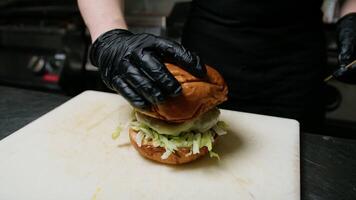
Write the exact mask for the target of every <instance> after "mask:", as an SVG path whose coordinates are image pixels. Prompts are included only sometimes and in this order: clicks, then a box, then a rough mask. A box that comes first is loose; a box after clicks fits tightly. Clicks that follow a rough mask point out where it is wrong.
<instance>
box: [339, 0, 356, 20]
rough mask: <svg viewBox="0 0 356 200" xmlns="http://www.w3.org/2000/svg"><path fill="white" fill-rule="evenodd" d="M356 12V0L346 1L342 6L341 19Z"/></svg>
mask: <svg viewBox="0 0 356 200" xmlns="http://www.w3.org/2000/svg"><path fill="white" fill-rule="evenodd" d="M353 12H356V0H346V1H345V3H343V5H342V6H341V12H340V17H343V16H345V15H347V14H349V13H353Z"/></svg>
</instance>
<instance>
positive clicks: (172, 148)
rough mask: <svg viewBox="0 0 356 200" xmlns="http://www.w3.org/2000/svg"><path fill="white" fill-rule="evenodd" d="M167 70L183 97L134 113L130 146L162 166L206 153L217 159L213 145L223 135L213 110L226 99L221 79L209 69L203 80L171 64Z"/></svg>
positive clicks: (184, 161)
mask: <svg viewBox="0 0 356 200" xmlns="http://www.w3.org/2000/svg"><path fill="white" fill-rule="evenodd" d="M166 67H167V68H168V70H169V71H170V72H171V73H172V74H173V75H174V77H175V78H176V79H177V80H178V82H179V83H180V84H181V86H182V94H181V95H180V96H177V97H171V98H169V99H167V100H166V101H165V102H164V103H161V104H158V105H152V106H151V107H150V108H149V109H147V110H135V111H134V117H133V120H132V122H131V123H130V129H129V136H130V141H131V144H132V145H133V146H134V147H135V149H136V150H137V151H138V152H139V153H140V154H141V155H142V156H144V157H146V158H148V159H150V160H153V161H157V162H160V163H165V164H183V163H188V162H191V161H194V160H196V159H198V158H200V157H202V156H204V155H206V154H209V155H210V157H217V158H219V156H218V154H217V153H215V152H214V151H213V145H214V143H215V142H216V140H217V137H218V136H221V135H224V134H226V125H225V123H224V122H222V121H219V115H220V111H219V109H218V108H217V107H216V106H217V105H219V104H221V103H222V102H224V101H226V100H227V93H228V89H227V85H226V84H225V81H224V79H223V78H222V76H221V75H220V74H219V73H218V72H217V71H216V70H215V69H213V68H212V67H210V66H206V68H207V76H206V77H205V78H204V79H199V78H197V77H195V76H193V75H191V74H189V73H188V72H186V71H184V70H183V69H181V68H180V67H177V66H175V65H173V64H166Z"/></svg>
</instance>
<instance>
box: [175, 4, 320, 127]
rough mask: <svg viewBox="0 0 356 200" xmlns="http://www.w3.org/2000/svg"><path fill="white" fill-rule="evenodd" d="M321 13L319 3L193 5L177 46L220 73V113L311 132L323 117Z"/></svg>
mask: <svg viewBox="0 0 356 200" xmlns="http://www.w3.org/2000/svg"><path fill="white" fill-rule="evenodd" d="M320 8H321V1H319V0H315V1H309V0H300V1H286V0H269V1H266V0H193V2H192V7H191V11H190V15H189V17H188V20H187V22H186V24H185V28H184V33H183V38H182V43H183V45H185V46H186V47H187V48H188V49H190V50H192V51H195V52H198V53H199V55H200V56H201V57H202V58H203V59H204V61H205V63H207V64H209V65H211V66H213V67H215V68H217V69H218V71H219V72H221V73H222V75H223V76H224V78H225V80H226V82H227V84H228V86H229V100H228V102H227V103H225V104H224V105H223V107H224V108H228V109H233V110H240V111H246V112H253V113H260V114H266V115H274V116H280V117H287V118H293V119H297V120H299V121H300V122H301V124H302V125H303V126H304V128H309V127H313V126H316V125H319V124H320V123H321V122H322V119H323V116H324V108H323V107H324V106H323V105H324V104H323V101H322V99H323V98H322V95H323V93H322V87H323V81H322V79H323V76H324V75H325V74H324V67H325V60H326V59H325V58H326V53H325V44H324V43H325V41H324V35H323V32H322V13H321V9H320Z"/></svg>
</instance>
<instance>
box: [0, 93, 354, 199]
mask: <svg viewBox="0 0 356 200" xmlns="http://www.w3.org/2000/svg"><path fill="white" fill-rule="evenodd" d="M68 99H70V98H69V97H66V96H62V95H57V94H49V93H44V92H37V91H31V90H25V89H17V88H11V87H3V86H0V140H1V139H2V138H4V137H6V136H7V135H9V134H11V133H12V132H14V131H16V130H17V129H19V128H21V127H23V126H24V125H26V124H28V123H29V122H31V121H33V120H35V119H37V118H38V117H39V116H41V115H43V114H45V113H46V112H48V111H50V110H51V109H53V108H55V107H57V106H58V105H60V104H62V103H63V102H65V101H67V100H68ZM301 185H302V199H303V200H336V199H337V200H355V199H356V140H353V139H345V138H338V137H330V136H326V135H317V134H311V133H302V134H301ZM276 189H278V188H276Z"/></svg>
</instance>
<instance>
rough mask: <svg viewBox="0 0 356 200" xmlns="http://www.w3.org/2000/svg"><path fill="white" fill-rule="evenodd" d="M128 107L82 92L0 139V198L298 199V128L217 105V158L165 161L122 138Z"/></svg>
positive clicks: (114, 97)
mask: <svg viewBox="0 0 356 200" xmlns="http://www.w3.org/2000/svg"><path fill="white" fill-rule="evenodd" d="M130 112H131V108H130V106H129V105H128V104H127V103H126V102H125V101H124V99H122V98H121V97H120V96H118V95H115V94H108V93H102V92H94V91H87V92H84V93H82V94H80V95H79V96H77V97H75V98H73V99H72V100H70V101H68V102H66V103H64V104H63V105H61V106H60V107H58V108H56V109H54V110H53V111H51V112H49V113H48V114H46V115H44V116H42V117H41V118H39V119H37V120H36V121H34V122H32V123H31V124H29V125H27V126H26V127H24V128H22V129H20V130H19V131H17V132H15V133H13V134H12V135H10V136H9V137H7V138H5V139H3V140H1V141H0V199H1V200H118V199H124V200H126V199H128V200H129V199H135V200H136V199H137V200H151V199H152V200H153V199H154V200H158V199H164V200H167V199H169V200H170V199H172V200H173V199H179V200H183V199H196V200H199V199H204V200H209V199H212V200H216V199H220V200H228V199H234V200H235V199H239V200H245V199H251V200H252V199H254V200H256V199H261V200H279V199H280V200H286V199H288V200H297V199H300V170H299V125H298V122H296V121H294V120H289V119H282V118H276V117H269V116H262V115H255V114H248V113H241V112H233V111H227V110H223V111H222V114H221V119H222V120H224V121H225V122H226V123H227V124H228V125H229V126H230V131H229V134H228V135H226V136H223V137H221V138H219V140H218V143H217V145H216V148H215V151H216V152H218V153H219V154H220V156H221V160H220V161H218V160H216V159H210V158H209V157H208V156H207V157H205V158H203V159H202V160H199V161H196V162H194V163H191V164H187V165H183V166H166V165H161V164H157V163H154V162H151V161H148V160H146V159H143V158H142V157H140V155H139V154H138V153H137V152H136V151H135V150H134V148H133V147H132V146H131V145H130V144H129V142H128V136H127V129H124V130H123V131H122V133H121V136H120V137H119V138H118V139H117V140H113V139H112V133H113V132H114V131H115V129H116V128H117V127H118V125H119V124H121V125H125V124H127V122H128V120H129V116H130Z"/></svg>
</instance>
